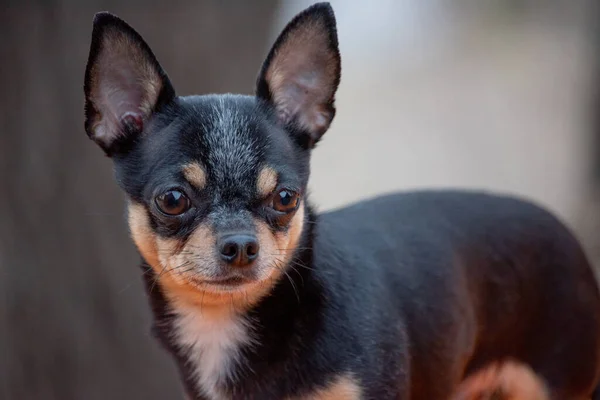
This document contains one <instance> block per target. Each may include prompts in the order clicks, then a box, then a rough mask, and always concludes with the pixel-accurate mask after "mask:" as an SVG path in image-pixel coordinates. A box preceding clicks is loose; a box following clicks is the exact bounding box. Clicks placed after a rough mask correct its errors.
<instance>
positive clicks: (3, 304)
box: [0, 0, 600, 400]
mask: <svg viewBox="0 0 600 400" xmlns="http://www.w3.org/2000/svg"><path fill="white" fill-rule="evenodd" d="M310 3H311V2H309V1H306V0H297V1H275V0H260V1H243V0H239V1H233V0H228V1H216V0H215V1H208V0H189V1H188V0H172V1H169V2H164V1H157V0H146V1H141V0H131V1H117V0H113V1H109V0H39V1H33V0H31V1H26V0H25V1H20V2H17V1H7V0H4V1H2V2H1V3H0V4H1V5H2V8H1V10H2V11H1V14H0V55H1V60H2V62H1V69H0V70H1V71H2V73H1V74H0V79H1V80H2V81H1V85H0V87H1V90H0V128H1V130H0V187H1V188H2V189H3V193H2V195H0V399H10V400H13V399H18V400H21V399H44V400H54V399H60V400H69V399H86V400H87V399H90V400H94V399H107V398H110V399H128V400H130V399H147V400H151V399H165V398H169V399H171V398H177V396H178V394H179V393H181V392H180V387H179V383H178V378H177V375H176V373H175V369H174V365H173V363H172V362H171V359H170V357H169V356H168V355H167V354H165V353H164V352H163V351H162V349H160V348H159V347H158V345H157V344H156V343H155V342H154V341H153V339H152V338H151V337H150V335H149V326H150V318H149V313H148V307H147V305H146V299H145V297H144V293H143V289H142V285H141V275H140V271H139V269H138V267H137V265H138V262H139V259H138V255H137V254H136V252H135V249H134V247H133V245H132V244H131V241H130V239H129V237H128V233H127V228H126V224H125V220H124V202H123V200H124V199H123V195H122V194H121V193H120V192H119V190H118V189H117V186H116V184H115V183H114V181H113V176H112V166H111V163H110V160H108V159H107V158H105V157H104V156H103V155H102V153H101V151H99V149H98V148H96V146H95V145H94V144H93V143H92V142H91V141H90V140H88V139H87V136H86V134H85V132H84V130H83V88H82V85H83V73H84V68H85V63H86V58H87V55H88V50H89V42H90V34H91V28H92V25H91V22H92V18H93V15H94V13H95V12H97V11H102V10H107V11H111V12H114V13H116V14H118V15H119V16H121V17H122V18H124V19H125V20H126V21H128V22H129V23H131V24H132V25H133V26H134V27H135V28H136V29H137V30H138V31H139V32H140V33H141V34H142V35H143V36H144V37H145V39H146V40H147V42H148V43H149V44H150V46H151V47H152V48H153V50H154V52H155V53H156V55H157V57H158V59H159V60H160V62H161V63H162V65H163V67H164V68H165V69H166V71H167V73H168V74H169V75H170V77H171V80H172V82H173V83H174V85H175V87H176V89H177V90H178V92H179V94H181V95H185V94H192V93H210V92H242V93H251V92H252V90H253V86H254V80H255V76H256V74H257V72H258V69H259V67H260V65H261V62H262V60H263V57H264V56H265V55H266V52H267V51H268V49H269V47H270V45H271V43H272V41H273V40H274V39H275V37H276V35H277V34H278V33H279V30H280V29H281V28H282V27H283V26H284V25H285V23H286V22H287V21H288V20H289V19H290V18H291V17H292V16H293V15H294V14H295V13H297V12H298V11H300V10H301V9H303V8H304V7H306V6H308V5H309V4H310ZM332 3H333V6H334V8H335V10H336V14H337V19H338V24H339V38H340V46H341V53H342V70H343V73H342V83H341V86H340V90H339V94H338V114H337V117H336V119H335V121H334V123H333V126H332V128H331V129H330V131H329V132H328V133H327V134H326V136H325V137H324V139H323V141H322V143H321V145H320V146H319V147H318V149H317V150H316V151H315V153H314V161H313V172H312V181H311V190H312V196H313V200H314V201H315V202H316V203H317V204H318V205H319V206H320V209H323V210H325V209H330V208H333V207H338V206H341V205H343V204H346V203H349V202H352V201H355V200H358V199H360V198H364V197H369V196H372V195H375V194H379V193H384V192H388V191H391V190H407V189H414V188H425V187H463V188H479V189H486V190H494V191H502V192H508V193H514V194H518V195H521V196H525V197H527V198H530V199H533V200H535V201H537V202H538V203H541V204H543V205H545V206H546V207H548V208H550V209H551V210H552V211H554V212H555V213H556V214H558V215H559V216H560V217H561V218H562V219H563V220H564V221H565V222H567V223H568V224H569V225H570V226H571V228H572V229H573V230H574V231H575V232H576V234H577V235H578V236H579V238H580V239H581V240H582V241H583V243H584V245H585V247H586V250H587V252H588V254H589V256H590V257H591V258H592V260H593V262H594V263H595V265H599V266H600V236H599V235H598V234H597V231H598V230H599V229H600V10H599V9H600V7H599V6H598V5H596V3H598V2H597V0H537V1H536V0H485V1H483V0H428V1H421V0H380V1H370V2H364V1H350V0H344V1H342V0H335V1H333V2H332ZM399 222H400V223H401V221H399Z"/></svg>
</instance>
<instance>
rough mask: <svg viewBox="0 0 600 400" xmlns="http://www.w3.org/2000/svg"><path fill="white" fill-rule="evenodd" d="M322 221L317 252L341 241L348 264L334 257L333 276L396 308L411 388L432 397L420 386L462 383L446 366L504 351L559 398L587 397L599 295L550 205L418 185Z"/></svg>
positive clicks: (599, 354) (464, 365)
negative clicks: (408, 359)
mask: <svg viewBox="0 0 600 400" xmlns="http://www.w3.org/2000/svg"><path fill="white" fill-rule="evenodd" d="M319 224H320V225H319V227H318V229H319V230H320V231H321V232H322V234H321V235H320V236H323V237H326V238H332V237H335V238H336V239H335V242H331V241H330V239H328V240H329V241H328V242H323V243H322V244H321V243H320V242H319V240H317V243H316V244H315V249H316V250H319V251H321V252H323V253H325V252H326V251H327V250H326V248H329V249H331V248H343V249H345V251H346V252H348V253H350V254H347V255H345V257H348V259H349V260H350V259H352V260H354V261H353V262H352V263H350V262H347V263H344V262H342V263H339V264H338V265H340V264H341V265H343V266H341V267H340V270H339V271H337V272H338V276H339V279H342V280H343V279H346V280H356V281H359V282H364V284H363V285H361V286H358V287H357V290H362V291H364V293H362V294H361V295H362V296H370V297H371V298H372V297H373V296H375V297H377V300H376V301H377V302H378V303H380V304H392V303H393V304H395V305H396V307H397V309H398V310H399V316H398V318H401V319H403V320H404V322H405V324H406V330H407V335H408V337H409V343H410V345H409V348H410V352H411V358H412V362H411V365H410V371H411V375H412V378H411V385H412V393H413V394H416V393H419V394H420V393H428V394H429V393H431V397H430V398H438V397H437V393H443V389H437V388H432V387H431V385H430V384H428V382H438V384H439V388H442V387H451V386H452V385H453V384H454V383H455V382H456V381H457V380H460V379H462V376H458V375H448V374H446V372H444V371H463V372H464V373H465V374H468V373H470V372H472V371H475V370H478V369H479V368H481V367H482V366H485V365H487V363H489V362H491V361H494V360H501V359H504V358H506V357H509V358H514V359H517V360H521V361H523V362H525V363H527V364H529V365H531V366H532V367H533V369H534V370H535V371H536V372H537V373H538V374H540V376H542V377H543V378H544V379H546V380H547V381H548V382H550V383H551V387H550V390H551V391H552V393H553V395H556V396H557V398H570V396H572V395H574V394H587V395H589V393H590V392H591V388H592V386H593V385H594V383H595V382H596V380H597V377H598V374H599V365H600V335H598V332H600V296H599V294H598V288H597V284H596V281H595V279H594V275H593V272H592V269H591V267H590V265H589V263H588V262H587V259H586V257H585V255H584V253H583V252H582V250H581V248H580V246H579V244H578V243H577V241H576V239H575V238H574V237H573V236H572V234H571V233H570V232H569V231H568V230H567V229H566V228H565V227H564V226H563V224H561V223H560V222H559V221H558V220H557V219H556V218H555V217H553V216H552V215H551V214H550V213H548V212H547V211H545V210H543V209H541V208H540V207H538V206H536V205H533V204H531V203H529V202H526V201H522V200H519V199H515V198H511V197H500V196H495V195H488V194H484V193H475V192H466V191H465V192H462V191H437V192H436V191H423V192H415V193H406V194H395V195H388V196H384V197H380V198H377V199H373V200H370V201H365V202H361V203H359V204H356V205H354V206H351V207H348V208H345V209H341V210H338V211H334V212H331V213H327V214H325V215H323V216H322V218H321V220H320V222H319ZM318 237H319V235H317V238H318ZM344 243H354V247H348V246H347V245H346V246H345V247H344ZM334 266H335V265H334ZM332 268H333V267H332ZM329 271H331V268H330V269H329ZM348 275H350V276H352V278H348ZM373 288H375V289H373ZM363 311H364V312H367V313H368V311H366V310H363ZM357 312H359V313H360V312H362V311H361V310H358V311H357ZM437 390H439V392H437ZM432 391H433V392H434V393H432ZM446 393H448V392H446ZM434 394H435V395H434ZM561 396H563V397H561ZM415 398H427V396H425V397H420V396H417V397H415Z"/></svg>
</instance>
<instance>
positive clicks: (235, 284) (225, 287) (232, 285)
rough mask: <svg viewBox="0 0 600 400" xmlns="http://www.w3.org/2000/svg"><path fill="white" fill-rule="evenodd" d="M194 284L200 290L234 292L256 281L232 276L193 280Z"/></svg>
mask: <svg viewBox="0 0 600 400" xmlns="http://www.w3.org/2000/svg"><path fill="white" fill-rule="evenodd" d="M191 280H192V282H193V283H194V284H196V286H198V287H199V288H200V289H204V290H206V289H216V290H219V291H234V290H238V289H239V288H240V287H242V286H244V285H247V284H250V283H252V282H253V281H254V280H253V279H250V278H246V277H243V276H230V277H225V278H216V279H198V278H191Z"/></svg>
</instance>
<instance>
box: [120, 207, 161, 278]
mask: <svg viewBox="0 0 600 400" xmlns="http://www.w3.org/2000/svg"><path fill="white" fill-rule="evenodd" d="M127 214H128V222H129V231H130V233H131V238H132V239H133V242H134V243H135V245H136V247H137V248H138V251H139V252H140V254H141V255H142V257H144V259H145V260H146V262H147V263H148V264H150V266H151V267H152V268H154V269H155V270H156V268H157V267H158V266H159V265H160V258H159V250H158V243H157V239H156V234H155V233H154V232H153V230H152V227H151V226H150V220H149V218H148V212H147V210H146V207H145V206H144V205H142V204H139V203H134V202H130V203H129V204H128V211H127Z"/></svg>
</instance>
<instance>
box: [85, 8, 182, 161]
mask: <svg viewBox="0 0 600 400" xmlns="http://www.w3.org/2000/svg"><path fill="white" fill-rule="evenodd" d="M84 92H85V130H86V132H87V134H88V136H89V137H90V138H91V139H92V140H94V141H95V142H96V143H97V144H98V145H99V146H100V147H101V148H102V149H103V150H104V151H105V153H106V154H107V155H109V156H111V155H113V154H115V153H117V152H119V151H124V150H126V149H127V148H128V147H129V146H128V145H130V144H132V143H135V140H136V138H137V137H138V136H139V135H141V134H142V132H143V130H144V125H146V124H147V122H148V121H149V119H150V118H151V116H152V114H153V113H155V112H156V111H158V110H159V108H160V107H161V106H163V105H165V104H167V103H169V102H170V101H172V100H173V99H174V98H175V91H174V90H173V87H172V86H171V83H170V81H169V78H168V77H167V75H166V73H165V72H164V71H163V69H162V67H161V66H160V64H159V63H158V61H157V60H156V57H155V56H154V54H153V53H152V50H150V47H149V46H148V45H147V44H146V42H145V41H144V40H143V39H142V37H141V36H140V35H139V34H138V33H137V32H136V31H135V30H134V29H133V28H132V27H131V26H129V25H128V24H127V23H125V21H123V20H121V19H120V18H118V17H116V16H115V15H112V14H109V13H107V12H101V13H98V14H96V16H95V18H94V28H93V32H92V44H91V46H90V55H89V59H88V63H87V68H86V70H85V81H84Z"/></svg>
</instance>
